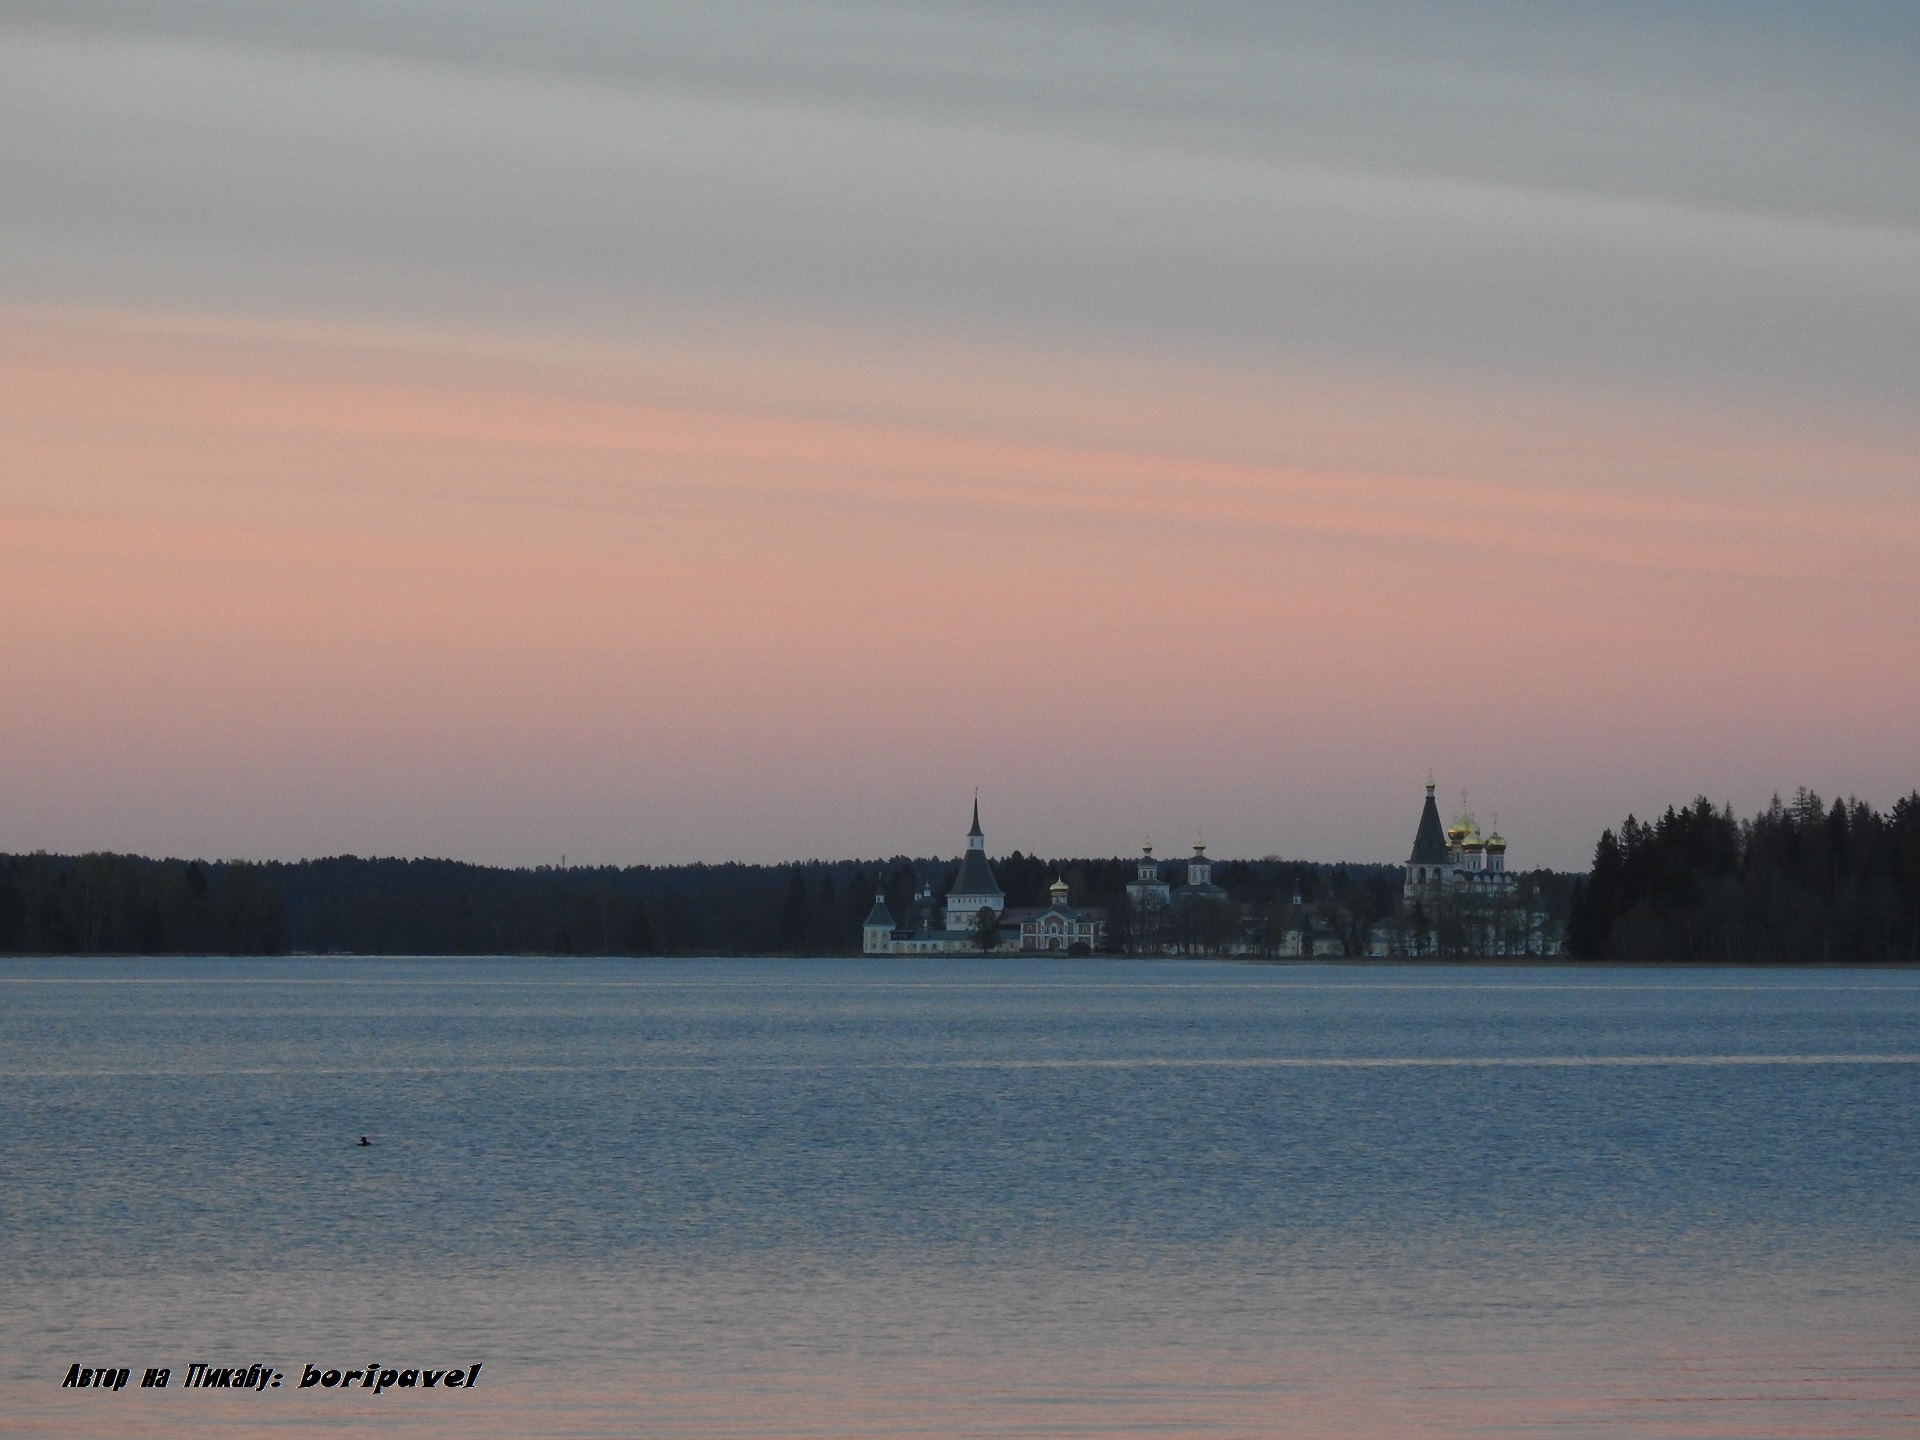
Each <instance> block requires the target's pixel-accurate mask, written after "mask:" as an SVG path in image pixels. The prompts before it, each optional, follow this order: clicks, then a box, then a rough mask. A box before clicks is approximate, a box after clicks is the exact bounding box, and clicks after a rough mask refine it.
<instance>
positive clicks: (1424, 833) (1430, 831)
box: [1407, 781, 1448, 865]
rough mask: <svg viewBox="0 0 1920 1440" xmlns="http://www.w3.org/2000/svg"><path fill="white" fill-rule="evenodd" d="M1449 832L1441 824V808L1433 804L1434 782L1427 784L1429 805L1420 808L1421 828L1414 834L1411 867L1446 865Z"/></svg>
mask: <svg viewBox="0 0 1920 1440" xmlns="http://www.w3.org/2000/svg"><path fill="white" fill-rule="evenodd" d="M1447 860H1448V856H1447V832H1446V829H1445V827H1444V826H1442V825H1441V823H1440V807H1439V806H1438V805H1436V804H1434V803H1433V782H1432V781H1428V782H1427V803H1426V804H1425V805H1423V806H1421V807H1420V828H1419V829H1418V830H1416V831H1415V832H1414V836H1413V854H1411V855H1410V856H1408V857H1407V863H1408V864H1409V865H1445V864H1446V863H1447Z"/></svg>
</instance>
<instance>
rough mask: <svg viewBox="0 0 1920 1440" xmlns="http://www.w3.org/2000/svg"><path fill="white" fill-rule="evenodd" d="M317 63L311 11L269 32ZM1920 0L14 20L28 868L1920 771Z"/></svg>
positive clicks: (1002, 823) (1528, 812) (98, 10)
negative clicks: (161, 857)
mask: <svg viewBox="0 0 1920 1440" xmlns="http://www.w3.org/2000/svg"><path fill="white" fill-rule="evenodd" d="M296 10H305V11H306V12H307V13H305V14H304V15H298V14H295V13H294V12H295V11H296ZM1917 33H1920V31H1917V27H1916V23H1915V19H1914V15H1913V12H1912V11H1911V9H1910V8H1909V7H1904V6H1891V5H1890V6H1887V7H1884V8H1882V7H1879V6H1876V5H1870V4H1869V5H1861V6H1858V7H1848V9H1847V10H1846V12H1845V15H1844V16H1843V17H1840V18H1835V17H1832V16H1825V15H1819V14H1815V13H1814V12H1813V9H1812V7H1808V8H1807V9H1806V10H1805V11H1801V10H1797V9H1786V10H1782V11H1781V12H1779V13H1776V12H1775V11H1774V10H1773V9H1771V8H1769V7H1764V6H1759V7H1748V8H1747V9H1745V10H1738V9H1734V10H1722V9H1719V8H1715V7H1697V8H1694V7H1689V9H1688V10H1687V12H1686V13H1685V14H1682V15H1678V16H1675V15H1671V14H1667V13H1665V11H1664V8H1662V7H1653V8H1643V7H1640V6H1637V5H1626V4H1620V5H1595V6H1592V7H1581V8H1579V9H1577V10H1576V9H1574V8H1571V7H1569V8H1567V9H1564V10H1548V9H1543V8H1542V7H1538V6H1531V7H1520V6H1507V5H1498V4H1484V3H1476V4H1443V5H1422V6H1397V5H1384V4H1383V5H1374V4H1366V5H1358V4H1356V5H1351V6H1343V7H1326V6H1300V7H1297V8H1296V7H1292V6H1288V5H1284V4H1278V5H1274V6H1271V7H1260V8H1259V9H1258V10H1257V11H1254V12H1250V11H1249V10H1248V9H1247V8H1246V7H1241V6H1230V5H1226V4H1213V3H1193V4H1183V5H1180V6H1172V5H1167V6H1154V5H1144V4H1143V5H1133V6H1122V7H1116V8H1114V9H1111V10H1108V9H1105V8H1101V9H1097V10H1096V9H1094V8H1087V7H1080V6H1074V5H1065V4H1060V5H1052V4H1036V5H1024V6H1019V7H1013V6H1008V7H1005V8H1001V7H997V6H991V5H958V4H953V5H948V4H937V3H929V4H924V5H910V6H901V5H890V6H871V7H870V6H866V5H861V4H852V3H849V4H831V5H829V4H821V3H815V0H794V3H786V4H782V5H779V6H764V7H763V6H758V5H751V4H732V3H728V4H710V5H702V6H693V7H684V8H683V7H677V6H661V7H637V8H634V9H631V10H629V9H625V8H622V7H605V6H599V5H592V4H586V3H572V0H568V3H553V4H544V5H535V6H524V5H514V6H509V5H506V4H489V3H468V4H461V5H454V4H451V3H430V0H400V3H392V4H382V5H364V6H362V5H341V6H328V7H284V6H279V5H267V4H252V3H240V0H233V3H209V4H205V5H200V6H195V7H191V8H186V9H183V8H182V7H176V6H159V5H143V4H133V3H99V4H78V5H71V4H61V5H52V4H47V5H44V6H37V5H33V4H25V5H18V6H10V7H8V16H7V18H5V19H0V184H3V185H4V190H3V191H0V193H4V194H6V196H7V197H8V199H7V201H6V203H5V205H4V206H3V207H0V254H4V256H5V263H4V265H0V664H3V665H4V674H5V676H6V680H7V685H6V700H5V704H4V706H0V850H12V851H21V850H32V849H42V848H44V849H52V850H63V851H69V850H87V849H113V850H132V851H140V852H145V853H152V854H172V855H189V854H196V855H207V856H244V857H255V858H269V857H272V858H295V857H300V856H308V855H322V854H332V853H339V852H348V851H350V852H354V853H359V854H401V855H448V856H454V857H457V858H463V859H471V860H476V861H485V862H497V863H514V864H540V863H552V862H554V861H557V860H558V859H559V857H560V856H561V855H562V854H565V855H566V856H567V857H568V859H569V860H570V861H571V862H573V863H603V862H604V863H616V864H633V863H671V862H679V861H691V860H726V859H741V860H751V861H777V860H783V859H796V858H804V857H809V856H842V855H860V856H875V855H885V854H892V853H896V852H908V853H915V854H925V853H941V852H946V851H951V850H953V849H955V848H956V847H957V845H958V844H959V838H960V835H961V832H962V831H963V830H964V829H965V825H966V819H967V807H968V805H969V803H970V801H971V798H972V794H973V791H974V788H975V787H976V786H978V787H979V790H980V795H981V801H982V810H983V816H984V818H985V820H986V822H987V830H988V843H989V847H990V848H991V849H992V850H994V851H995V852H1002V851H1005V850H1010V849H1014V848H1019V849H1023V850H1027V851H1030V852H1035V851H1037V852H1040V853H1043V854H1067V853H1071V854H1111V853H1118V852H1125V851H1128V850H1130V849H1132V848H1133V847H1134V846H1136V845H1137V844H1139V843H1140V841H1141V840H1142V839H1143V838H1145V837H1146V836H1148V835H1151V836H1152V838H1153V839H1154V840H1155V841H1156V842H1158V843H1159V846H1160V848H1161V850H1162V851H1163V853H1165V852H1170V851H1176V850H1179V849H1182V848H1184V846H1185V844H1186V843H1187V842H1188V841H1190V840H1191V839H1192V838H1194V836H1195V835H1196V834H1204V836H1205V838H1206V839H1207V840H1208V842H1209V844H1210V848H1211V849H1212V850H1213V851H1214V853H1216V854H1218V855H1223V856H1237V855H1263V854H1274V853H1277V854H1281V855H1284V856H1287V857H1289V858H1307V859H1317V860H1335V859H1361V860H1397V859H1400V858H1403V854H1404V851H1405V850H1406V848H1407V845H1408V844H1409V842H1410V840H1411V836H1412V830H1413V824H1414V820H1415V819H1416V817H1417V811H1418V805H1419V800H1420V796H1421V786H1422V784H1423V782H1424V781H1425V780H1426V778H1427V775H1428V773H1429V771H1431V772H1432V774H1433V776H1434V778H1435V779H1436V780H1437V781H1438V782H1439V785H1440V788H1441V790H1442V792H1443V794H1445V795H1446V796H1448V797H1449V803H1450V805H1457V803H1458V791H1459V790H1460V789H1462V788H1465V789H1467V790H1468V791H1469V794H1470V797H1471V803H1472V806H1473V808H1474V810H1475V811H1476V812H1477V813H1478V814H1479V816H1480V818H1481V820H1482V823H1483V824H1484V823H1487V822H1488V821H1489V819H1490V818H1491V816H1492V815H1493V814H1494V813H1496V812H1497V814H1498V818H1499V823H1500V826H1501V828H1502V830H1503V831H1504V832H1505V833H1506V834H1507V836H1508V837H1509V839H1510V841H1511V843H1512V846H1513V850H1512V852H1511V853H1512V861H1513V863H1514V864H1516V865H1518V866H1522V867H1525V866H1531V865H1534V864H1546V865H1553V866H1559V867H1568V868H1571V867H1577V866H1582V865H1584V864H1585V862H1586V860H1587V858H1588V857H1589V855H1590V854H1591V850H1592V846H1593V842H1594V840H1595V839H1596V838H1597V836H1598V833H1599V831H1600V828H1601V827H1602V826H1603V825H1608V824H1616V823H1618V821H1619V820H1620V819H1621V817H1622V816H1624V815H1625V814H1626V813H1627V812H1628V811H1629V810H1633V811H1637V812H1639V813H1641V814H1645V813H1647V812H1648V811H1649V810H1655V809H1658V808H1662V807H1664V806H1665V805H1666V804H1668V803H1676V802H1682V801H1685V800H1687V799H1689V798H1691V797H1692V796H1693V795H1694V794H1696V793H1699V792H1705V793H1707V794H1708V795H1709V796H1711V797H1712V798H1713V799H1715V800H1716V801H1718V800H1722V799H1727V800H1731V801H1732V802H1733V803H1734V804H1735V806H1736V807H1737V808H1740V809H1751V808H1753V807H1756V806H1758V805H1760V804H1762V803H1764V802H1765V800H1766V799H1767V797H1768V796H1769V795H1770V794H1772V793H1773V792H1774V791H1775V790H1777V789H1791V788H1792V787H1793V786H1796V785H1802V784H1804V785H1810V786H1813V787H1815V788H1818V789H1820V790H1821V791H1822V792H1823V793H1828V794H1831V793H1834V792H1842V793H1856V794H1859V795H1860V796H1861V797H1862V798H1865V799H1869V800H1872V801H1874V802H1875V803H1878V804H1886V803H1888V802H1890V801H1892V800H1893V799H1894V798H1896V797H1897V796H1898V795H1900V794H1904V793H1906V792H1907V791H1909V790H1911V789H1913V788H1914V787H1915V786H1916V784H1920V764H1917V763H1916V757H1917V756H1920V747H1916V724H1915V717H1916V715H1920V678H1916V677H1917V676H1920V639H1917V638H1916V636H1920V558H1916V557H1920V408H1917V407H1916V404H1915V396H1916V395H1917V394H1920V105H1916V104H1915V102H1914V98H1913V97H1914V95H1915V94H1916V93H1920V83H1917V82H1920V43H1917V40H1916V36H1917Z"/></svg>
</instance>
